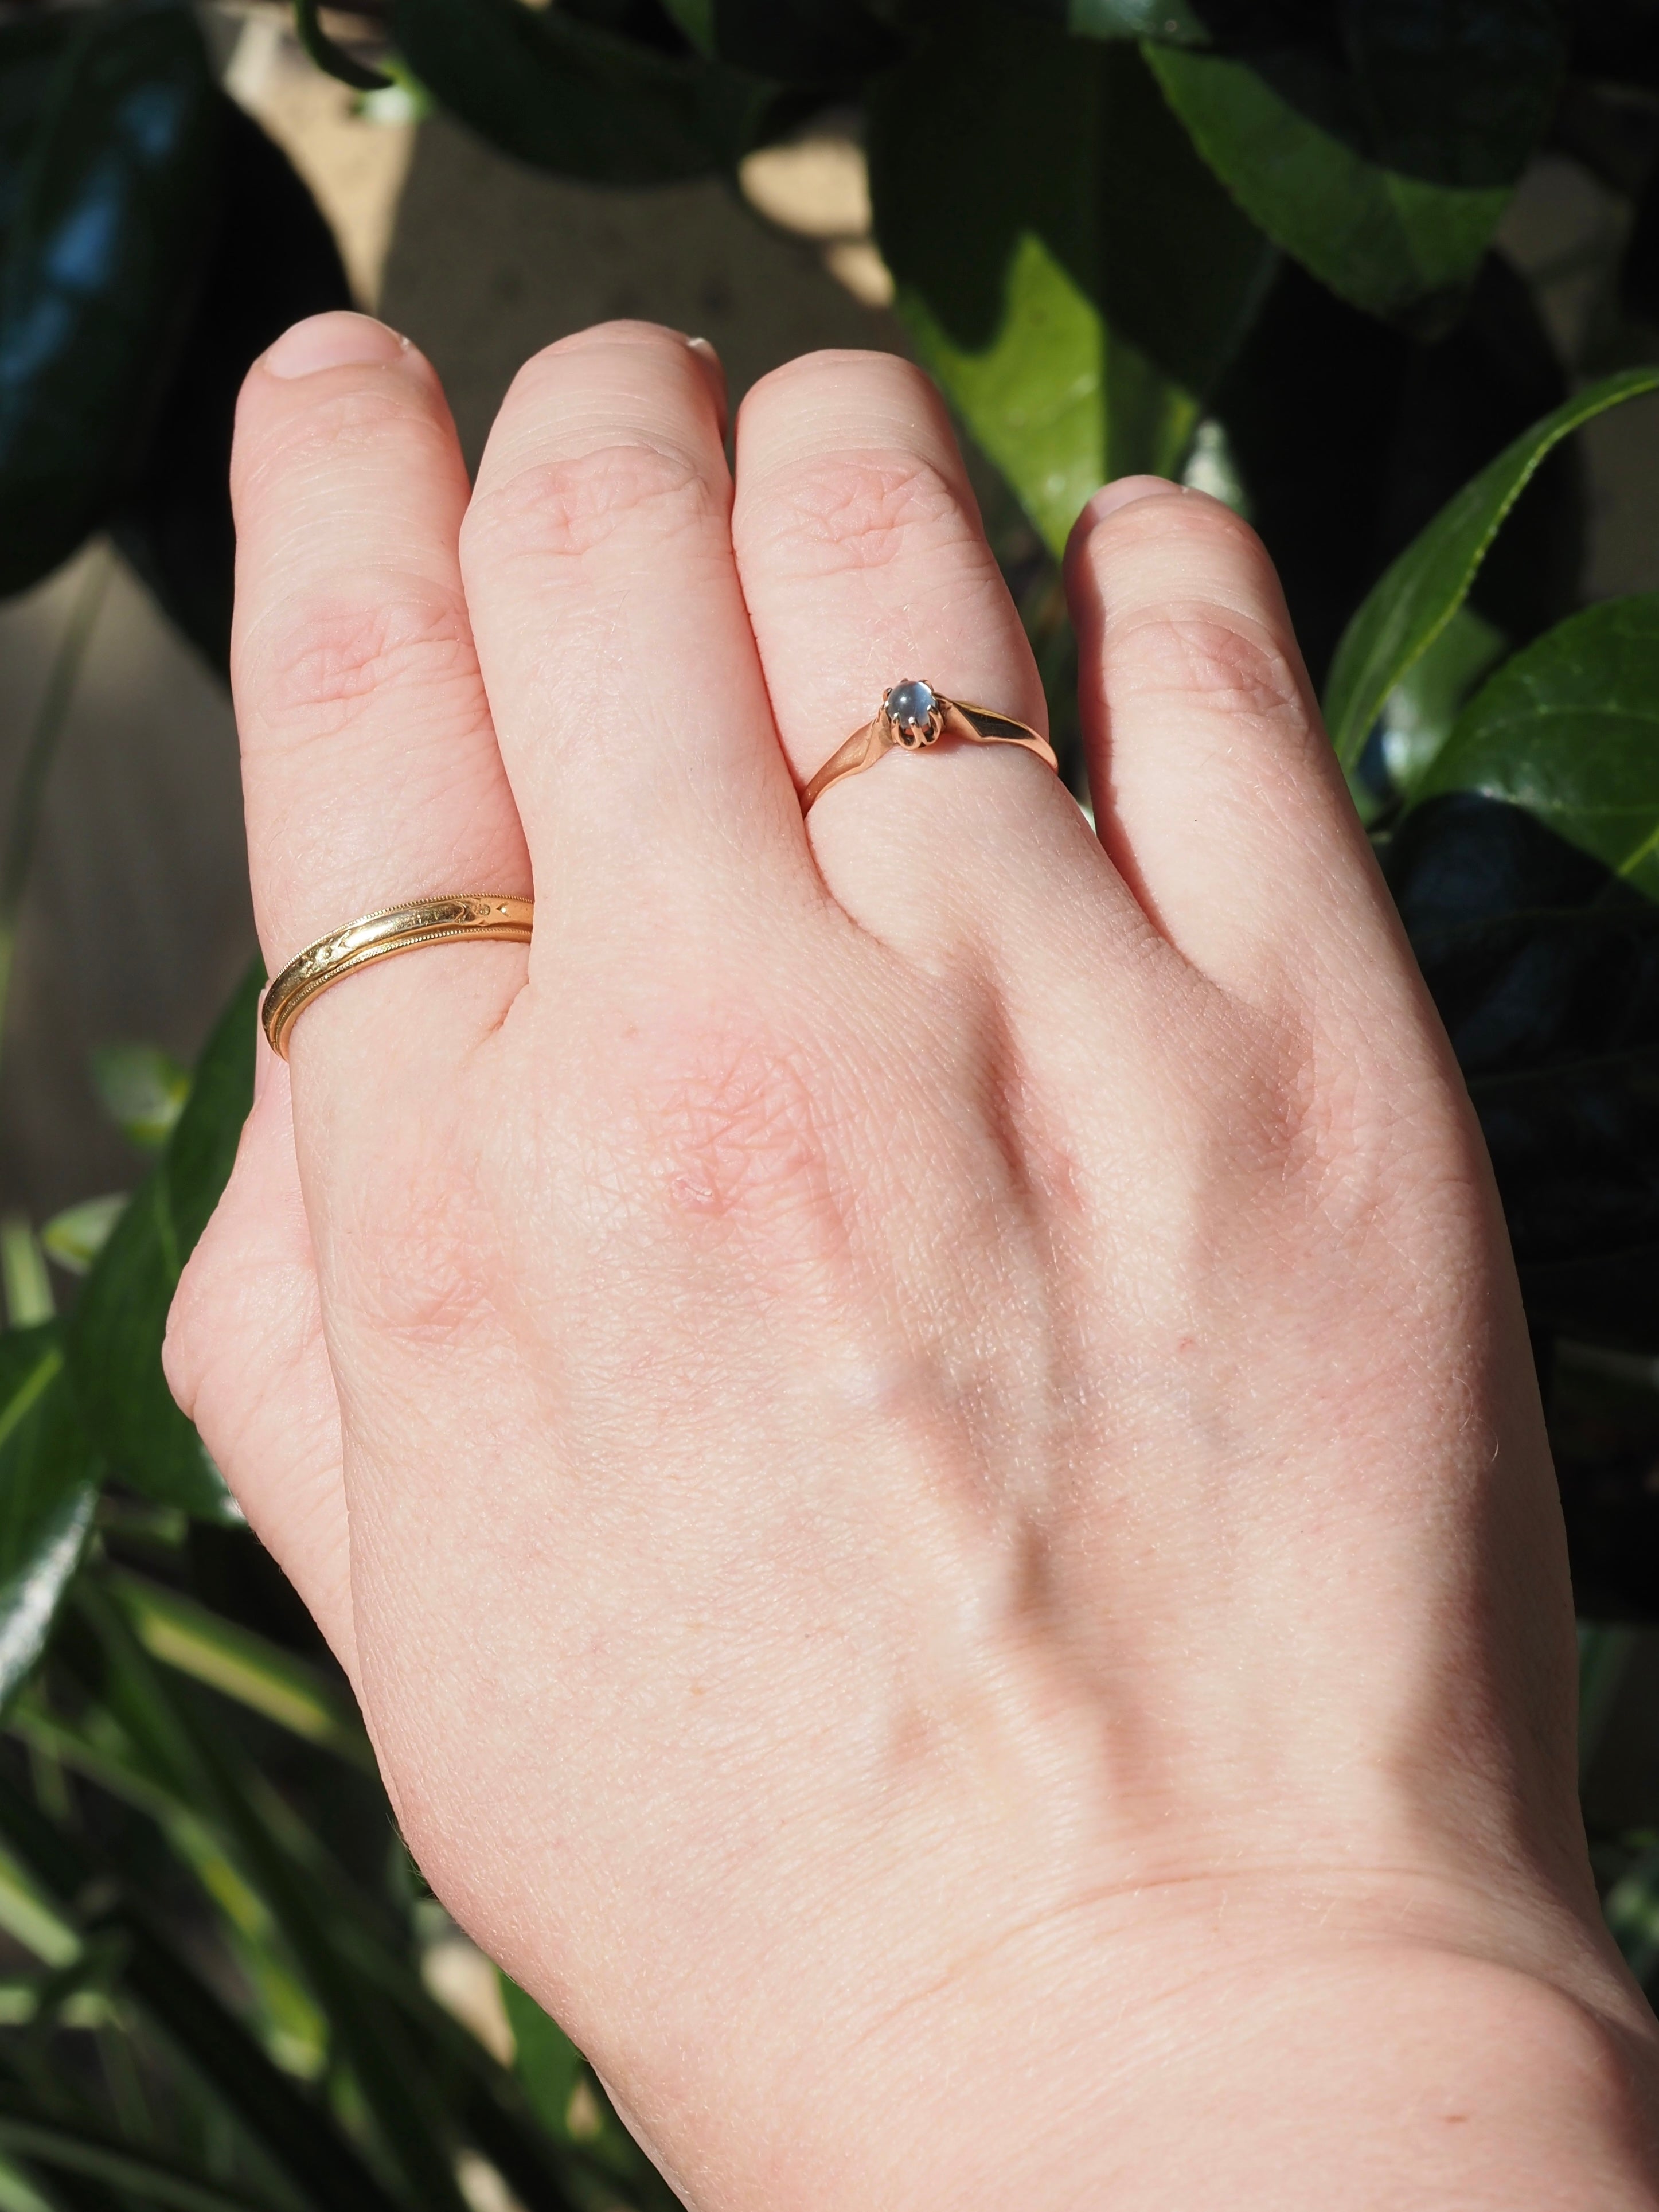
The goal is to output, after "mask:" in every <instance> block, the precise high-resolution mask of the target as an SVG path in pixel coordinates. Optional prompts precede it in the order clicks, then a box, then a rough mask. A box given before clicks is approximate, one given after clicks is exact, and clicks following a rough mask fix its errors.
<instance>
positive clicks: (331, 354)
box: [265, 313, 409, 377]
mask: <svg viewBox="0 0 1659 2212" xmlns="http://www.w3.org/2000/svg"><path fill="white" fill-rule="evenodd" d="M408 350H409V340H408V339H407V338H403V337H398V333H397V331H392V330H388V329H387V328H386V325H385V324H384V323H377V322H376V321H375V319H374V316H373V315H352V314H345V313H337V314H332V315H313V316H312V317H311V319H309V321H307V322H303V323H295V325H294V327H293V329H292V330H291V331H283V335H282V336H281V337H279V338H278V339H277V341H276V344H275V345H273V346H272V347H271V348H270V351H269V352H268V353H267V354H266V356H265V367H266V368H268V369H269V370H270V373H271V374H272V375H273V376H285V377H286V376H314V375H315V374H316V373H317V371H318V370H319V369H321V368H383V367H384V366H385V365H386V362H392V361H396V360H397V359H398V356H400V355H402V354H404V353H406V352H407V351H408Z"/></svg>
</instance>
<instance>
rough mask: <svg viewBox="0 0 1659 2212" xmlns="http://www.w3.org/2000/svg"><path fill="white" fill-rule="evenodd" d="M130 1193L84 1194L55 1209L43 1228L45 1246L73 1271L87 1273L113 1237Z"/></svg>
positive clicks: (75, 1273)
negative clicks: (76, 1201)
mask: <svg viewBox="0 0 1659 2212" xmlns="http://www.w3.org/2000/svg"><path fill="white" fill-rule="evenodd" d="M126 1208H127V1194H126V1193H125V1191H124V1190H118V1191H112V1192H110V1193H109V1194H108V1195H107V1196H106V1197H104V1198H83V1199H82V1200H81V1203H80V1204H79V1205H78V1206H65V1207H64V1211H63V1212H61V1213H54V1214H53V1215H52V1219H51V1220H50V1221H49V1222H47V1224H46V1226H45V1228H44V1229H42V1231H40V1243H41V1245H42V1247H43V1249H45V1250H46V1252H47V1253H48V1254H49V1255H50V1256H51V1257H52V1259H54V1260H56V1261H57V1262H58V1266H59V1267H63V1268H64V1269H65V1270H67V1272H68V1273H70V1274H71V1275H84V1274H85V1273H87V1272H88V1269H89V1268H90V1267H91V1266H92V1263H93V1261H94V1260H95V1259H96V1258H97V1257H98V1255H99V1254H100V1252H101V1251H102V1250H103V1249H104V1247H105V1245H106V1244H107V1243H108V1242H109V1239H110V1231H112V1229H113V1228H114V1226H115V1225H116V1223H117V1222H118V1220H119V1219H120V1218H121V1216H122V1215H123V1214H124V1213H125V1212H126Z"/></svg>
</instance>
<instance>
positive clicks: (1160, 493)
mask: <svg viewBox="0 0 1659 2212" xmlns="http://www.w3.org/2000/svg"><path fill="white" fill-rule="evenodd" d="M1182 489H1184V486H1182V485H1181V484H1178V483H1170V480H1169V478H1168V477H1119V478H1118V480H1117V482H1116V483H1109V484H1103V485H1102V486H1101V488H1100V489H1099V490H1098V491H1097V493H1096V494H1095V495H1094V497H1093V498H1092V499H1091V501H1089V513H1090V514H1091V516H1092V517H1093V519H1094V520H1095V521H1097V522H1103V521H1104V520H1105V519H1106V517H1107V516H1108V515H1109V514H1115V513H1117V511H1118V509H1119V507H1133V505H1134V503H1135V501H1137V500H1138V499H1163V498H1165V497H1167V496H1168V495H1169V494H1170V493H1171V492H1178V491H1181V490H1182Z"/></svg>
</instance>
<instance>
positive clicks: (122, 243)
mask: <svg viewBox="0 0 1659 2212" xmlns="http://www.w3.org/2000/svg"><path fill="white" fill-rule="evenodd" d="M47 54H49V55H50V58H51V65H50V68H49V70H43V68H42V61H43V58H45V57H46V55H47ZM0 85H3V86H4V87H5V89H4V90H3V91H0V124H3V136H0V207H3V209H4V210H5V215H4V231H3V257H0V591H16V590H18V589H20V588H21V586H23V585H25V584H29V583H33V581H34V580H35V579H36V578H37V577H38V576H42V575H45V574H46V573H47V571H48V570H50V569H52V568H56V566H57V565H58V562H60V561H61V560H62V559H63V558H64V556H65V555H67V554H69V553H72V552H73V551H74V550H75V548H76V546H77V545H78V544H80V542H81V540H82V538H83V537H84V536H85V535H86V533H87V532H88V530H89V529H91V528H92V527H93V526H94V525H95V524H96V523H98V522H99V521H100V520H101V519H102V517H103V514H104V513H105V512H106V509H107V507H108V505H109V503H110V501H111V500H112V496H113V495H114V493H115V492H116V490H117V489H118V486H119V484H120V483H121V482H122V480H123V477H124V476H125V472H126V471H128V470H129V469H130V468H131V466H132V465H133V463H134V461H135V459H136V457H137V452H138V450H139V447H140V441H141V440H142V439H143V435H144V433H145V432H146V431H147V429H148V428H149V423H150V420H151V417H152V416H153V414H154V411H155V407H156V405H157V403H158V402H159V400H160V398H161V390H162V387H163V386H164V383H165V380H166V377H167V372H168V370H169V369H170V368H171V367H172V364H173V359H174V356H175V355H176V352H177V349H178V347H179V341H180V340H181V338H182V337H183V335H184V331H185V325H186V322H187V319H188V317H189V314H190V310H191V307H192V305H193V304H194V301H195V296H196V292H197V286H198V284H199V283H200V280H201V274H202V270H203V267H204V261H205V257H206V253H207V249H208V245H209V240H210V235H211V230H212V225H213V221H214V216H213V202H212V194H211V191H210V185H211V181H212V177H213V173H214V166H215V160H216V131H217V127H218V121H219V107H218V102H217V100H216V96H215V93H214V88H213V82H212V78H211V76H210V74H209V70H208V63H207V55H206V52H205V50H204V47H203V45H202V40H201V34H200V33H199V32H198V31H197V27H196V23H195V19H194V17H193V16H192V15H191V12H190V10H189V9H188V8H187V7H185V6H183V5H182V4H175V0H117V4H114V5H112V6H108V7H105V8H101V9H88V10H85V11H82V12H77V13H74V14H67V15H56V16H52V17H49V18H47V19H46V20H45V21H40V22H38V23H32V24H25V25H23V26H21V27H7V28H6V29H5V30H4V31H3V32H0Z"/></svg>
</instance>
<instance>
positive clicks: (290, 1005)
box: [259, 891, 536, 1060]
mask: <svg viewBox="0 0 1659 2212" xmlns="http://www.w3.org/2000/svg"><path fill="white" fill-rule="evenodd" d="M535 913H536V902H535V901H534V900H533V899H528V898H522V897H520V896H517V895H516V894H515V893H513V892H510V891H445V892H441V893H439V894H438V895H436V896H433V897H430V898H423V899H411V900H409V901H407V902H405V903H404V905H402V906H388V907H382V908H380V910H379V911H378V912H377V913H374V914H365V915H359V916H358V918H357V919H356V921H349V922H348V923H347V924H346V926H345V927H344V928H343V929H337V930H334V931H332V932H331V933H330V934H329V935H328V936H327V937H319V939H317V941H316V943H315V944H314V945H307V947H306V949H305V951H303V952H301V953H299V954H297V955H296V956H295V958H294V959H292V960H290V961H289V963H288V965H287V967H286V968H284V969H283V971H282V973H281V974H280V975H278V976H277V977H276V980H275V981H274V982H272V983H271V984H270V986H269V987H268V988H267V989H266V992H265V995H264V1002H263V1004H262V1005H261V1006H260V1009H259V1018H260V1021H261V1022H262V1023H263V1024H264V1032H265V1036H266V1039H267V1041H268V1042H269V1043H270V1048H271V1050H272V1051H273V1052H274V1053H276V1054H280V1055H281V1057H282V1058H283V1059H284V1060H286V1059H287V1057H288V1039H289V1031H290V1030H292V1029H293V1027H294V1024H295V1022H296V1021H298V1019H299V1018H300V1016H301V1014H302V1013H303V1012H305V1010H306V1008H307V1006H309V1005H310V1004H311V1002H312V1000H313V999H316V998H320V997H321V995H322V994H323V993H324V992H325V991H326V990H328V989H330V988H331V987H332V986H333V985H334V984H336V983H337V982H339V981H341V980H342V979H343V977H345V976H347V975H356V972H357V970H358V969H360V968H368V967H370V966H372V965H373V963H374V962H375V961H376V960H388V959H390V958H392V956H393V955H394V954H396V953H399V952H416V951H419V950H420V948H421V947H422V945H451V944H458V943H459V942H461V941H462V940H463V939H471V938H477V939H485V940H492V939H493V940H495V942H498V943H503V944H508V945H528V944H529V942H530V934H531V927H532V922H533V921H534V919H535Z"/></svg>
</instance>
